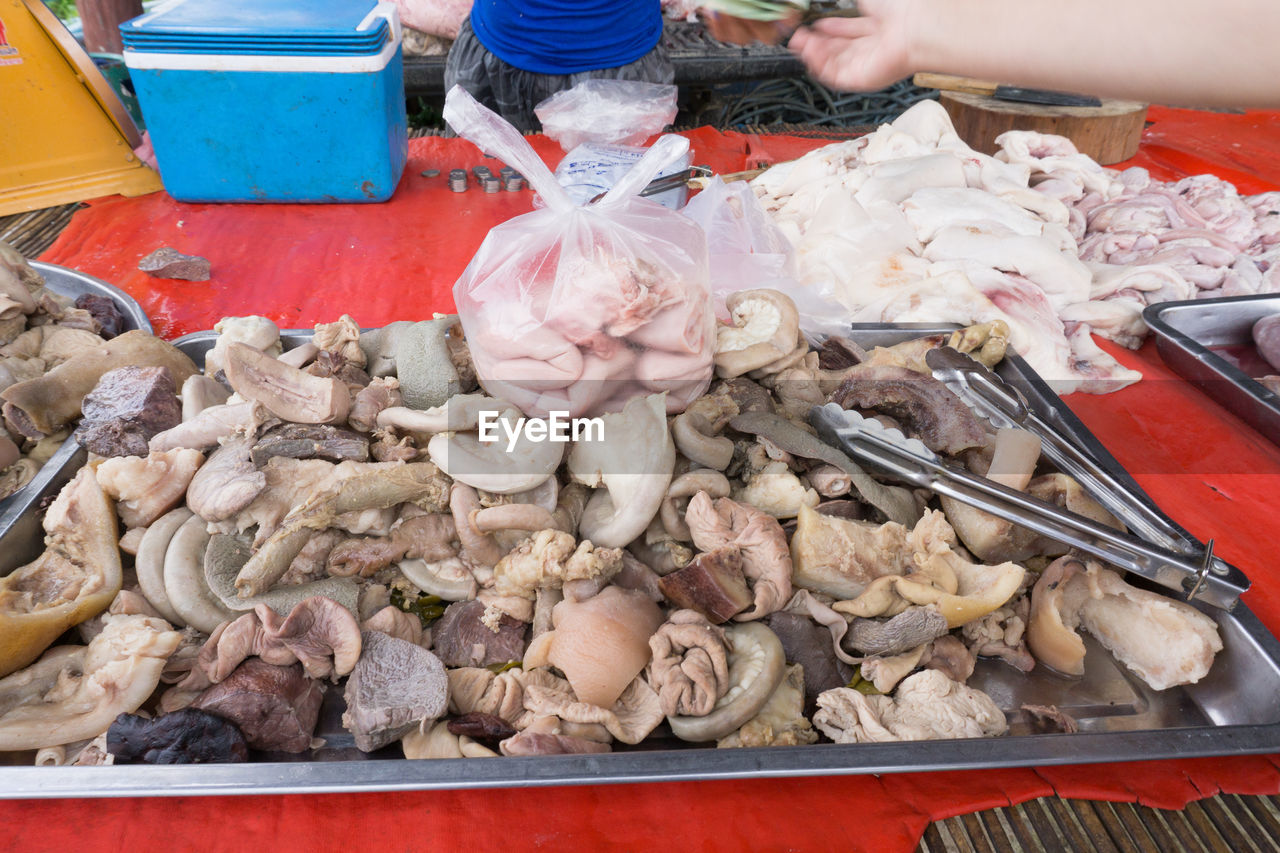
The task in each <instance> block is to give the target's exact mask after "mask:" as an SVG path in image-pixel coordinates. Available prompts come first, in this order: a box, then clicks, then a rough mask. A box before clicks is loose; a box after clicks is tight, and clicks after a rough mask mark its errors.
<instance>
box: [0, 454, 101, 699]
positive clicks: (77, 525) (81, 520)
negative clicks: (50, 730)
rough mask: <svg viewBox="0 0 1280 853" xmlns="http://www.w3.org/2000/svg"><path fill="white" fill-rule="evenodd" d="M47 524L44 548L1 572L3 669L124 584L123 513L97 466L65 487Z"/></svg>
mask: <svg viewBox="0 0 1280 853" xmlns="http://www.w3.org/2000/svg"><path fill="white" fill-rule="evenodd" d="M44 530H45V534H46V535H45V542H46V547H45V550H44V553H43V554H41V555H40V556H39V557H38V558H37V559H36V560H35V561H34V562H32V563H28V564H27V565H25V566H22V567H21V568H18V569H15V570H14V571H13V572H11V573H10V574H9V575H7V576H5V577H4V578H2V579H0V676H3V675H8V674H9V673H11V672H14V671H15V670H18V669H21V668H22V667H24V666H26V665H27V664H29V663H31V662H32V661H33V660H35V659H36V658H38V657H39V656H40V654H41V652H43V651H44V650H45V649H47V648H48V647H49V644H50V643H52V642H53V641H54V640H56V639H57V638H58V635H59V634H61V633H62V632H63V631H65V630H67V629H68V628H70V627H71V626H73V625H78V624H80V623H81V622H83V621H85V620H86V619H89V618H92V617H94V616H97V615H98V614H99V613H101V612H102V611H104V610H106V609H107V606H108V605H110V604H111V599H113V598H115V595H116V593H117V592H119V591H120V583H121V567H120V551H119V549H118V548H117V541H118V540H117V536H116V530H117V522H116V514H115V511H114V510H113V509H112V507H111V501H110V500H109V499H108V498H107V496H106V494H105V493H104V492H103V491H102V488H101V487H100V486H99V485H98V481H97V478H96V477H95V476H94V473H93V471H92V469H90V468H87V467H86V468H82V469H80V473H78V474H76V477H75V479H74V480H72V481H71V482H70V483H68V484H67V485H66V486H64V487H63V489H62V491H60V492H59V493H58V497H57V499H56V500H54V502H53V504H52V505H51V506H50V507H49V511H48V513H47V514H46V515H45V518H44Z"/></svg>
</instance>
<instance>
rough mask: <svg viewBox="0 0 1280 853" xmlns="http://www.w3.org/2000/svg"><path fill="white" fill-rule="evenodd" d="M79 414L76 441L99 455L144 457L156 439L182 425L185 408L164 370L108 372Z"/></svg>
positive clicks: (167, 370) (131, 367)
mask: <svg viewBox="0 0 1280 853" xmlns="http://www.w3.org/2000/svg"><path fill="white" fill-rule="evenodd" d="M81 410H82V412H83V414H84V419H83V421H82V422H81V424H80V428H79V429H78V430H77V431H76V440H77V441H79V442H80V444H82V445H84V446H85V447H86V448H88V449H89V450H91V451H93V452H94V453H96V454H98V455H99V456H146V455H147V442H148V441H150V440H151V437H152V436H154V435H156V434H157V433H160V432H164V431H165V430H167V429H172V428H173V427H175V426H177V425H178V424H180V423H182V404H181V403H180V402H179V401H178V396H177V389H176V388H175V387H174V383H173V375H172V374H170V373H169V369H168V368H166V367H136V366H132V365H131V366H129V367H118V368H116V369H115V370H109V371H107V372H106V373H104V374H103V375H102V378H101V379H99V380H98V384H97V385H96V386H94V389H93V390H92V391H90V392H89V393H88V394H86V395H85V398H84V402H83V404H82V406H81Z"/></svg>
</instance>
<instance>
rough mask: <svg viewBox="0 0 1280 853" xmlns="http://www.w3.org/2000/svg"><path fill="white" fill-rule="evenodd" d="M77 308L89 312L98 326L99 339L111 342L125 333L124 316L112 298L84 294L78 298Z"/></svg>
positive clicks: (95, 294)
mask: <svg viewBox="0 0 1280 853" xmlns="http://www.w3.org/2000/svg"><path fill="white" fill-rule="evenodd" d="M76 307H77V308H83V309H84V310H85V311H88V312H89V316H90V317H92V318H93V322H95V323H97V324H98V337H100V338H102V339H103V340H107V341H109V340H111V339H112V338H114V337H115V336H116V335H118V334H120V333H121V332H123V331H124V315H123V314H121V313H120V309H119V308H117V307H116V303H115V300H114V299H112V298H111V297H110V296H100V295H99V294H97V293H82V294H80V296H79V297H77V298H76Z"/></svg>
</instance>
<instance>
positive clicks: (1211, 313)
mask: <svg viewBox="0 0 1280 853" xmlns="http://www.w3.org/2000/svg"><path fill="white" fill-rule="evenodd" d="M1271 314H1280V295H1277V294H1258V295H1256V296H1229V297H1223V298H1220V299H1195V300H1190V301H1186V302H1160V303H1157V304H1155V305H1150V306H1148V307H1147V308H1146V310H1145V311H1143V312H1142V316H1143V319H1144V320H1146V322H1147V325H1148V326H1150V327H1151V331H1153V332H1155V334H1156V349H1157V350H1158V351H1159V352H1160V357H1161V358H1163V359H1164V361H1165V364H1167V365H1169V367H1170V369H1172V370H1173V372H1174V373H1177V374H1178V375H1179V376H1181V377H1183V378H1184V379H1186V380H1188V381H1189V382H1191V384H1193V385H1195V386H1196V387H1197V388H1199V389H1200V390H1201V391H1204V392H1205V393H1206V394H1208V395H1209V396H1210V397H1211V398H1213V400H1214V401H1215V402H1217V403H1220V404H1221V405H1222V407H1223V408H1225V409H1226V410H1227V411H1229V412H1231V413H1232V414H1233V415H1235V416H1236V417H1238V418H1240V419H1241V420H1242V421H1244V422H1245V423H1247V424H1248V425H1249V426H1251V427H1253V428H1254V429H1256V430H1257V431H1258V432H1260V433H1262V434H1263V435H1265V436H1266V437H1267V438H1269V439H1271V440H1272V441H1273V442H1275V443H1276V444H1280V396H1276V394H1274V393H1272V392H1271V391H1269V390H1267V389H1266V387H1264V386H1263V385H1262V384H1261V383H1258V382H1255V381H1254V380H1253V379H1252V378H1250V376H1249V374H1248V373H1245V372H1244V370H1241V369H1240V367H1239V366H1237V364H1236V363H1235V361H1238V360H1240V359H1241V358H1245V359H1253V360H1257V359H1258V358H1259V357H1258V356H1257V351H1256V350H1255V349H1254V346H1253V336H1252V335H1251V331H1252V329H1253V324H1254V323H1256V322H1258V321H1259V320H1261V319H1262V318H1263V317H1267V316H1269V315H1271ZM1228 348H1229V349H1228ZM1215 349H1217V350H1219V351H1218V352H1215V351H1214V350H1215ZM1231 351H1234V352H1231ZM1229 355H1233V356H1235V357H1234V358H1230V359H1229V358H1228V356H1229ZM1262 367H1263V368H1264V369H1265V370H1266V371H1267V372H1268V373H1274V372H1275V371H1274V370H1273V369H1272V368H1270V367H1268V366H1266V365H1265V363H1264V364H1263V366H1262Z"/></svg>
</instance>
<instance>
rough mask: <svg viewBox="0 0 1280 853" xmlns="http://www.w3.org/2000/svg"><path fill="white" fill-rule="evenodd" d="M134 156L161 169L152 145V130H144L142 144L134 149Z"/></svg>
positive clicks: (152, 166) (156, 168) (154, 167)
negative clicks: (157, 163)
mask: <svg viewBox="0 0 1280 853" xmlns="http://www.w3.org/2000/svg"><path fill="white" fill-rule="evenodd" d="M133 156H135V157H137V158H138V159H139V160H141V161H142V162H143V163H146V164H147V165H148V166H150V167H151V168H153V169H155V170H157V171H159V169H160V167H159V166H157V165H156V150H155V149H154V148H152V147H151V131H149V130H144V131H143V132H142V144H141V145H139V146H138V147H137V148H135V149H133Z"/></svg>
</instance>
